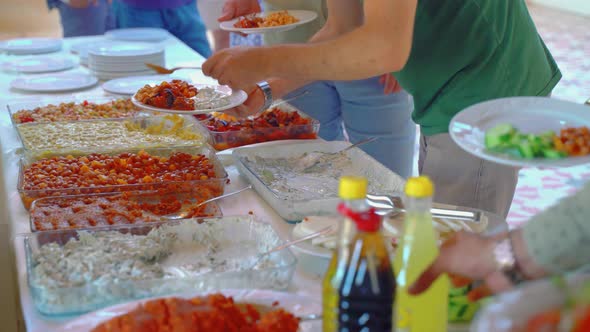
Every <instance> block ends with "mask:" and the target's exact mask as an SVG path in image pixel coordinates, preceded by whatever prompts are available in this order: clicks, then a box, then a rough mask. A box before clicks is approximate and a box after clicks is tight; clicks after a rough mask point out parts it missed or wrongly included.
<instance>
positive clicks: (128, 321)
mask: <svg viewBox="0 0 590 332" xmlns="http://www.w3.org/2000/svg"><path fill="white" fill-rule="evenodd" d="M298 329H299V320H298V319H297V318H296V317H295V316H293V314H291V313H289V312H287V311H285V310H283V309H277V310H273V311H270V312H267V313H260V312H258V310H256V308H255V307H254V306H252V305H249V304H246V305H239V304H236V303H235V302H234V300H233V299H232V298H231V297H225V296H223V295H221V294H213V295H209V296H207V297H195V298H192V299H181V298H166V299H157V300H151V301H148V302H146V303H145V304H143V305H140V306H139V307H137V308H136V309H134V310H133V311H131V312H129V313H126V314H124V315H121V316H118V317H115V318H112V319H110V320H108V321H106V322H104V323H102V324H100V325H99V326H97V327H95V328H94V329H93V330H92V332H123V331H125V332H134V331H137V332H139V331H141V332H144V331H145V332H152V331H153V332H156V331H175V332H205V331H206V332H238V331H239V332H276V331H281V332H296V331H297V330H298Z"/></svg>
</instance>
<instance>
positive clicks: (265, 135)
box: [200, 104, 320, 151]
mask: <svg viewBox="0 0 590 332" xmlns="http://www.w3.org/2000/svg"><path fill="white" fill-rule="evenodd" d="M276 108H278V109H280V110H281V111H283V112H288V113H299V115H300V116H301V117H302V118H304V119H308V120H309V121H310V123H309V124H289V125H282V126H278V127H260V128H256V127H253V128H248V127H242V128H241V129H240V130H233V131H215V130H211V129H209V128H207V126H206V122H207V121H208V120H209V118H210V117H212V115H207V116H203V117H202V119H201V120H200V121H201V124H203V126H204V127H205V129H206V130H207V131H208V132H209V137H210V143H211V145H212V146H213V147H214V148H215V149H216V150H217V151H222V150H226V149H230V148H235V147H240V146H244V145H250V144H255V143H262V142H269V141H278V140H289V139H315V138H317V134H318V132H319V130H320V123H319V121H318V120H316V119H314V118H312V117H310V116H309V115H307V114H305V113H303V112H301V111H300V110H299V109H297V108H295V107H294V106H292V105H289V104H281V105H280V106H276Z"/></svg>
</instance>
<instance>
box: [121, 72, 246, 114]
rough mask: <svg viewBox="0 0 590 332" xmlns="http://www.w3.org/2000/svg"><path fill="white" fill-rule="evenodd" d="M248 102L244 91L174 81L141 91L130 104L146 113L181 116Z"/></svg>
mask: <svg viewBox="0 0 590 332" xmlns="http://www.w3.org/2000/svg"><path fill="white" fill-rule="evenodd" d="M246 99H248V94H246V92H244V91H242V90H232V89H231V88H230V87H228V86H222V85H207V84H196V83H192V82H187V81H183V80H178V79H173V80H170V81H164V82H162V83H160V84H157V85H156V84H149V85H145V86H144V87H143V88H141V89H139V90H138V91H137V92H136V93H135V95H134V96H133V98H132V99H131V101H132V102H133V104H135V105H136V106H137V107H140V108H142V109H144V110H147V111H153V112H163V113H179V114H202V113H211V112H220V111H224V110H227V109H230V108H233V107H236V106H239V105H241V104H242V103H244V102H245V101H246Z"/></svg>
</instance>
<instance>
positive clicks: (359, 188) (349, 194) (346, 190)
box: [338, 176, 368, 200]
mask: <svg viewBox="0 0 590 332" xmlns="http://www.w3.org/2000/svg"><path fill="white" fill-rule="evenodd" d="M367 186H368V181H367V179H366V178H363V177H359V176H343V177H341V178H340V186H339V187H338V196H340V198H341V199H346V200H351V199H364V198H365V197H366V196H367Z"/></svg>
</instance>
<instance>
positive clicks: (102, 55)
mask: <svg viewBox="0 0 590 332" xmlns="http://www.w3.org/2000/svg"><path fill="white" fill-rule="evenodd" d="M163 53H164V49H163V48H162V47H160V46H156V45H154V44H149V43H113V44H99V45H97V46H94V47H91V48H89V49H88V55H89V56H91V57H92V56H94V57H96V59H105V61H107V60H106V59H109V58H116V59H117V60H125V59H126V58H128V59H134V58H137V59H142V58H144V57H150V56H154V55H159V54H163Z"/></svg>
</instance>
